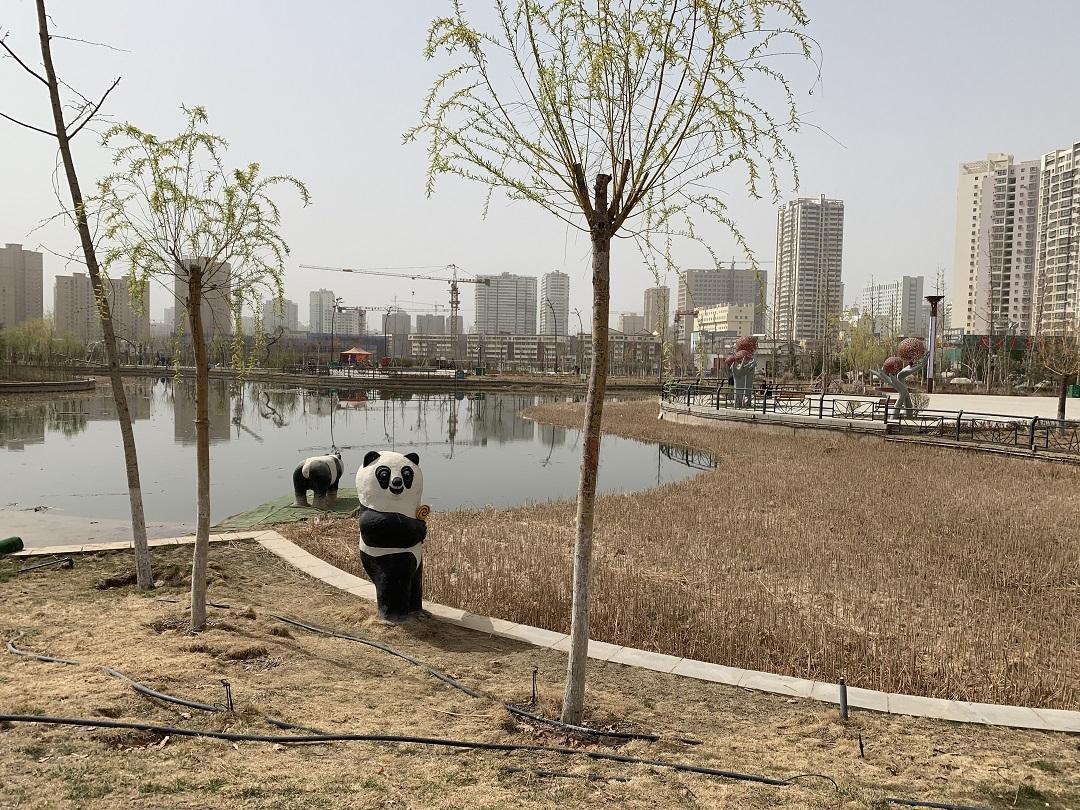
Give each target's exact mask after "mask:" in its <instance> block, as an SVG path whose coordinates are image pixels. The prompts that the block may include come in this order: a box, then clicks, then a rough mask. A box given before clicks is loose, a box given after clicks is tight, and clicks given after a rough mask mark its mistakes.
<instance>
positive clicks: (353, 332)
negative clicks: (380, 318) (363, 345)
mask: <svg viewBox="0 0 1080 810" xmlns="http://www.w3.org/2000/svg"><path fill="white" fill-rule="evenodd" d="M366 316H367V313H366V312H365V311H364V310H362V309H358V308H356V307H345V308H343V309H339V310H338V311H337V312H336V313H335V315H334V323H333V327H334V334H335V335H338V336H339V337H360V335H362V334H364V332H365V331H366V330H367V317H366Z"/></svg>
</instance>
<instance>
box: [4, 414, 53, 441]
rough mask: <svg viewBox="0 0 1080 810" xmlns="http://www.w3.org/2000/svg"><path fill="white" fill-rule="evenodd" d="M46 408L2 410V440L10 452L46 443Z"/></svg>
mask: <svg viewBox="0 0 1080 810" xmlns="http://www.w3.org/2000/svg"><path fill="white" fill-rule="evenodd" d="M45 413H46V406H45V405H40V406H37V407H32V408H18V409H15V408H12V409H0V440H2V444H3V446H4V447H6V448H7V449H8V450H22V449H23V447H24V446H25V445H27V444H43V443H44V441H45Z"/></svg>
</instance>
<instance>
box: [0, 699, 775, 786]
mask: <svg viewBox="0 0 1080 810" xmlns="http://www.w3.org/2000/svg"><path fill="white" fill-rule="evenodd" d="M0 723H37V724H41V725H56V726H88V727H90V728H124V729H131V730H133V731H149V732H152V733H154V734H162V735H165V734H168V735H170V736H176V737H208V738H210V739H214V740H227V741H229V742H268V743H280V744H285V743H322V742H382V743H402V744H411V745H431V746H438V747H442V748H468V749H476V750H479V751H533V752H536V753H542V754H559V755H561V756H574V757H576V756H584V757H588V758H589V759H596V760H600V761H603V762H624V763H627V764H630V765H650V766H652V767H654V768H668V769H669V770H673V771H678V772H681V773H697V774H703V775H705V776H716V777H719V778H721V779H732V780H736V781H739V782H756V783H758V784H762V785H775V786H777V787H788V786H790V785H791V784H792V783H791V782H790V781H788V780H786V779H774V778H773V777H771V776H759V775H757V774H748V773H738V772H737V771H726V770H722V769H720V768H707V767H705V766H703V765H690V764H689V763H686V762H665V761H664V760H660V759H641V758H639V757H627V756H623V755H622V754H609V753H607V752H604V751H589V750H585V749H579V748H562V747H559V746H554V745H533V744H531V743H491V742H479V741H476V740H454V739H447V738H443V737H412V736H407V735H401V734H243V733H237V732H230V731H204V730H202V729H193V728H180V727H178V726H159V725H157V724H155V723H132V722H128V721H126V720H99V719H96V718H95V719H87V718H81V717H49V716H47V715H38V714H0Z"/></svg>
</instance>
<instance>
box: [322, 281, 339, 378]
mask: <svg viewBox="0 0 1080 810" xmlns="http://www.w3.org/2000/svg"><path fill="white" fill-rule="evenodd" d="M340 309H341V299H340V298H335V299H334V306H333V307H331V309H330V357H329V358H327V360H326V370H327V371H329V370H330V365H331V364H332V363H333V362H334V318H335V317H336V316H337V314H338V311H339V310H340Z"/></svg>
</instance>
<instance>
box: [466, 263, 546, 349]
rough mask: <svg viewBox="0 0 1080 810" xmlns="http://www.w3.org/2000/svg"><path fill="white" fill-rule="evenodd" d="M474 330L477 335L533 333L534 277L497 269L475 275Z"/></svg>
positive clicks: (534, 306)
mask: <svg viewBox="0 0 1080 810" xmlns="http://www.w3.org/2000/svg"><path fill="white" fill-rule="evenodd" d="M479 278H481V279H485V278H486V279H488V283H487V284H477V285H476V331H477V332H478V333H479V334H481V335H535V334H536V277H535V276H519V275H515V274H512V273H500V274H499V275H497V276H479Z"/></svg>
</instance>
